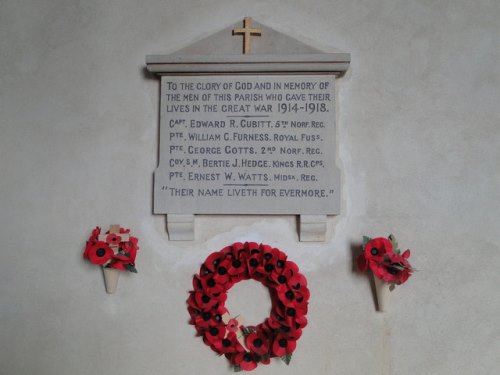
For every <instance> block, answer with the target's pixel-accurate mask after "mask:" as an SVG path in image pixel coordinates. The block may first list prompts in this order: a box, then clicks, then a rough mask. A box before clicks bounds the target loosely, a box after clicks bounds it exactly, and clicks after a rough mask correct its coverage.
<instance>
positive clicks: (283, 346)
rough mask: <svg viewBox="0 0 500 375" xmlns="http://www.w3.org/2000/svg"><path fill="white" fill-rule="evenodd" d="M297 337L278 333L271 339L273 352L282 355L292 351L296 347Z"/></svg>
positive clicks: (278, 355)
mask: <svg viewBox="0 0 500 375" xmlns="http://www.w3.org/2000/svg"><path fill="white" fill-rule="evenodd" d="M296 341H297V339H296V338H295V337H294V336H293V335H288V334H283V333H278V334H277V335H276V337H275V338H274V341H273V346H272V349H273V354H274V355H276V356H277V357H282V356H284V355H286V354H290V353H292V352H293V351H294V350H295V348H296V347H297V342H296Z"/></svg>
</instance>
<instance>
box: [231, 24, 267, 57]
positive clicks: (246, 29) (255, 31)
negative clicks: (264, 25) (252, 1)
mask: <svg viewBox="0 0 500 375" xmlns="http://www.w3.org/2000/svg"><path fill="white" fill-rule="evenodd" d="M233 35H243V53H244V54H245V55H249V54H250V36H251V35H257V36H261V35H262V29H261V28H252V17H245V19H244V20H243V27H237V28H236V29H233Z"/></svg>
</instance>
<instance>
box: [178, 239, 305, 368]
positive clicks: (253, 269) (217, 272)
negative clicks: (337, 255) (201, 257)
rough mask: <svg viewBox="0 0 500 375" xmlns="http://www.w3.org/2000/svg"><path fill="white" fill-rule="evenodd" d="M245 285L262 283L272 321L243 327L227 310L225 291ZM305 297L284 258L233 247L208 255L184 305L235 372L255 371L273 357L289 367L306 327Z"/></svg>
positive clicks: (253, 247)
mask: <svg viewBox="0 0 500 375" xmlns="http://www.w3.org/2000/svg"><path fill="white" fill-rule="evenodd" d="M249 279H252V280H256V281H259V282H261V283H262V284H263V285H264V286H266V287H267V288H268V289H269V293H270V296H271V303H272V307H271V312H270V315H269V317H268V318H266V319H265V320H264V321H263V322H262V323H260V324H258V325H256V326H254V325H243V322H242V319H240V318H239V317H231V315H230V313H229V311H228V310H227V308H226V307H225V302H226V300H227V293H228V291H229V289H231V287H232V286H233V285H234V284H236V283H238V282H240V281H243V280H249ZM309 295H310V293H309V289H308V288H307V279H306V278H305V276H304V275H302V274H301V273H300V272H299V267H298V266H297V265H296V264H295V263H294V262H292V261H289V260H288V259H287V255H286V254H285V253H284V252H282V251H281V250H279V249H277V248H272V247H271V246H269V245H263V244H260V245H259V244H257V243H255V242H246V243H239V242H237V243H234V244H233V245H231V246H227V247H225V248H223V249H222V250H220V251H216V252H214V253H212V254H210V255H209V256H208V258H207V259H206V260H205V262H204V263H203V264H202V265H201V267H200V272H199V273H198V274H196V275H194V277H193V290H191V291H190V292H189V298H188V300H187V304H188V312H189V314H190V316H191V320H190V324H192V325H194V326H195V328H196V332H197V335H198V336H201V337H202V338H203V341H204V343H205V344H206V345H208V346H210V348H211V349H212V350H213V351H214V352H216V353H217V354H219V355H224V356H225V357H226V358H227V359H228V360H229V362H230V363H231V365H232V366H233V367H234V370H235V371H241V370H246V371H248V370H253V369H254V368H256V367H257V365H258V364H259V363H260V364H269V363H270V359H271V358H275V357H278V358H281V359H282V360H283V361H284V362H285V363H286V364H289V363H290V360H291V356H292V353H293V351H294V350H295V348H296V346H297V340H298V339H299V338H300V336H301V335H302V329H303V328H304V327H305V326H306V325H307V318H306V314H307V305H308V301H309Z"/></svg>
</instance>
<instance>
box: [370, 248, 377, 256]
mask: <svg viewBox="0 0 500 375" xmlns="http://www.w3.org/2000/svg"><path fill="white" fill-rule="evenodd" d="M370 253H372V255H377V254H378V249H377V248H376V247H374V248H372V249H371V250H370Z"/></svg>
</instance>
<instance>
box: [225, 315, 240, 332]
mask: <svg viewBox="0 0 500 375" xmlns="http://www.w3.org/2000/svg"><path fill="white" fill-rule="evenodd" d="M239 326H240V323H238V321H237V320H236V319H234V318H233V319H229V322H227V324H226V328H227V330H228V331H229V332H233V333H236V331H238V327H239Z"/></svg>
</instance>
